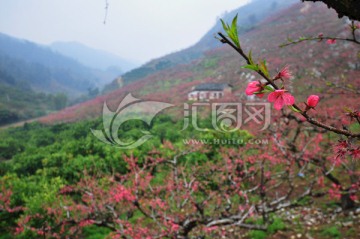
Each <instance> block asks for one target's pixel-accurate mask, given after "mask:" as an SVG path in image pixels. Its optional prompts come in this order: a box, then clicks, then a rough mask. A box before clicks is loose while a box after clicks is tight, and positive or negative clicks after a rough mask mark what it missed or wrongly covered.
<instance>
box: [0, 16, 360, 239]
mask: <svg viewBox="0 0 360 239" xmlns="http://www.w3.org/2000/svg"><path fill="white" fill-rule="evenodd" d="M223 26H224V29H225V31H226V33H227V36H225V35H224V34H222V33H219V36H220V40H221V41H222V42H223V43H226V44H228V45H230V46H231V47H232V48H233V49H234V50H235V51H237V52H238V53H239V54H240V56H241V57H243V58H244V59H245V60H246V63H247V64H246V65H245V66H244V68H246V69H250V70H252V71H255V72H256V73H258V74H259V76H261V78H262V79H261V80H258V81H252V82H250V83H249V84H248V85H247V88H246V90H245V93H246V94H247V95H256V96H257V97H259V98H260V99H265V100H267V101H269V102H271V103H273V104H274V108H275V109H276V112H277V113H276V115H275V116H276V117H275V118H274V122H273V124H272V125H271V127H270V128H269V130H268V131H267V133H266V136H268V138H270V139H271V142H270V143H269V144H268V145H266V146H260V145H250V144H248V145H246V146H244V147H238V148H231V147H225V146H224V147H220V148H214V147H211V146H207V145H198V144H194V145H189V146H188V147H187V148H185V149H184V148H181V147H179V146H177V145H174V144H173V143H171V142H167V141H164V142H163V146H162V147H160V148H156V149H153V150H152V151H150V152H148V154H147V155H146V156H144V157H143V158H137V157H134V156H133V155H124V156H123V157H122V160H123V161H124V162H125V165H126V173H123V174H120V173H119V172H113V173H112V175H110V176H109V175H106V174H101V173H99V174H96V173H94V174H90V173H87V172H86V171H85V172H84V177H83V178H82V179H81V180H80V181H79V182H78V183H76V184H74V185H67V186H65V187H62V189H61V190H60V191H59V193H58V194H57V200H55V201H54V200H53V201H49V202H44V205H43V211H44V213H39V212H36V211H32V210H27V209H25V213H24V214H23V215H22V216H21V217H20V219H19V220H18V221H17V228H16V230H15V233H16V234H17V235H20V236H21V235H25V236H26V235H27V233H32V235H34V234H35V235H37V236H39V237H43V238H81V234H82V231H83V230H84V228H86V227H89V226H97V227H104V228H107V229H109V230H110V231H111V233H110V234H109V238H129V239H130V238H131V239H141V238H146V239H151V238H164V237H165V238H178V239H180V238H206V237H208V238H220V237H229V238H236V237H238V236H239V234H240V233H241V232H242V231H241V230H244V229H256V230H262V231H267V232H270V228H274V227H273V225H274V221H276V216H274V215H272V213H273V212H277V211H279V210H281V209H283V208H289V207H297V206H300V205H302V204H303V203H304V201H305V202H306V201H307V200H316V198H317V197H329V198H335V199H336V200H338V201H340V202H341V206H342V208H343V209H351V208H353V207H354V205H355V202H356V200H357V196H358V194H359V187H360V183H359V177H360V173H359V169H358V159H359V158H360V147H359V145H358V142H359V141H358V140H359V139H360V133H358V132H356V131H354V130H351V129H349V128H347V127H345V126H344V127H343V126H337V124H336V122H335V121H334V119H333V118H332V117H329V114H325V113H323V111H322V110H321V107H320V106H321V102H320V97H319V96H318V95H316V94H314V93H311V95H309V96H308V97H307V100H306V102H303V104H302V103H300V104H299V103H296V97H295V96H294V95H293V93H291V92H290V90H289V88H288V86H289V82H288V80H289V79H290V78H291V77H292V73H291V70H290V67H289V66H285V67H284V68H283V69H282V70H280V71H278V72H276V73H275V74H273V75H271V74H270V71H269V70H268V67H267V63H266V61H265V60H263V61H260V62H258V63H256V61H255V60H254V59H253V56H252V53H251V51H250V52H249V53H248V54H246V53H245V51H244V49H243V46H242V45H241V44H240V40H239V39H238V34H237V24H236V18H235V19H234V21H233V22H232V24H231V25H228V24H226V23H224V22H223ZM359 28H360V27H359V25H357V24H355V22H352V23H351V25H350V29H351V31H350V35H351V36H350V37H349V38H337V37H326V36H324V35H318V36H316V37H310V38H299V39H298V40H291V39H288V42H287V43H285V44H284V45H283V46H286V45H292V44H298V43H300V42H303V41H310V40H316V41H322V40H326V43H327V44H335V43H336V42H337V41H340V40H346V41H349V42H351V43H353V44H359V41H358V39H357V38H356V36H357V35H356V34H357V32H358V31H359ZM337 87H342V86H337ZM345 88H346V87H345ZM345 90H348V91H350V92H351V94H359V92H357V90H356V89H355V90H353V89H351V88H346V89H345ZM345 116H346V117H349V118H350V119H351V120H352V121H353V122H355V123H357V124H360V113H359V111H357V110H356V109H348V110H347V112H346V115H345ZM327 132H332V133H334V134H335V135H337V136H339V139H338V141H336V140H335V141H334V137H330V136H328V135H327ZM197 153H200V154H209V155H211V160H201V159H199V158H196V156H194V157H195V158H196V160H191V159H192V156H193V155H194V154H195V155H196V154H197ZM339 172H340V173H341V174H344V175H346V176H347V177H346V178H345V177H341V178H339V177H338V175H339ZM11 195H12V194H11V191H10V189H6V188H4V189H3V192H2V193H1V194H0V201H2V204H0V212H1V211H7V212H8V213H13V212H14V209H13V208H11V205H10V198H11ZM16 210H20V209H16ZM278 229H281V226H280V227H278ZM272 230H273V229H272Z"/></svg>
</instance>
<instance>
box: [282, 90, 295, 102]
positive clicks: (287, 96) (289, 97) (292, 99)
mask: <svg viewBox="0 0 360 239" xmlns="http://www.w3.org/2000/svg"><path fill="white" fill-rule="evenodd" d="M282 98H283V99H284V103H285V105H293V104H294V103H295V97H294V96H292V95H291V94H290V93H284V94H283V95H282Z"/></svg>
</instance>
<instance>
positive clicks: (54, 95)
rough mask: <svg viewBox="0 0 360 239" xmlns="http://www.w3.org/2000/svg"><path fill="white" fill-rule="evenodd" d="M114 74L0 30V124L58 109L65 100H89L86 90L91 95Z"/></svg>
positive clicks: (65, 102)
mask: <svg viewBox="0 0 360 239" xmlns="http://www.w3.org/2000/svg"><path fill="white" fill-rule="evenodd" d="M94 57H96V56H94ZM118 74H119V72H118V71H116V70H115V72H114V70H113V71H112V70H111V68H110V69H109V70H108V71H102V70H96V69H92V68H89V67H86V66H84V65H82V64H80V63H79V62H78V61H76V60H74V59H72V58H70V57H66V56H64V55H61V54H59V53H56V52H54V51H53V50H51V49H50V48H49V47H47V46H42V45H38V44H36V43H33V42H30V41H27V40H22V39H17V38H14V37H11V36H8V35H5V34H2V33H0V125H1V124H4V123H10V122H13V121H16V120H22V119H28V118H33V117H38V116H41V115H44V114H46V113H49V112H51V111H54V110H59V109H61V108H64V107H65V106H66V105H67V103H68V102H69V100H74V99H76V98H78V97H80V96H81V97H82V99H83V100H85V99H89V97H91V96H89V94H90V93H91V94H92V97H94V96H96V94H94V93H95V92H96V91H98V90H96V89H97V88H100V87H102V86H104V85H105V84H106V83H108V82H110V81H111V80H112V79H113V78H114V77H116V76H117V75H118ZM77 101H79V100H77Z"/></svg>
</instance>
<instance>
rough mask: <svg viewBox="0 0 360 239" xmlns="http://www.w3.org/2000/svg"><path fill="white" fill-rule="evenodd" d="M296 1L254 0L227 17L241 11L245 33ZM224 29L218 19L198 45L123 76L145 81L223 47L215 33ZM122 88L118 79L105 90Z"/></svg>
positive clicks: (242, 32)
mask: <svg viewBox="0 0 360 239" xmlns="http://www.w3.org/2000/svg"><path fill="white" fill-rule="evenodd" d="M295 2H297V0H253V1H252V2H250V3H249V4H247V5H245V6H242V7H240V8H238V9H235V10H233V11H231V12H230V13H228V14H226V15H225V16H224V17H223V18H224V20H226V21H228V20H230V18H232V17H233V16H235V15H236V14H238V24H239V26H241V27H240V31H239V34H240V35H242V34H244V33H246V32H247V31H249V30H250V29H252V28H253V27H254V26H255V25H256V24H257V23H259V22H260V21H262V20H263V19H264V18H266V17H267V16H269V15H272V14H274V13H275V12H277V11H279V10H281V9H284V8H286V7H288V6H290V5H292V4H294V3H295ZM221 29H222V27H221V24H220V22H219V21H216V24H215V25H214V27H212V28H211V29H210V30H209V31H208V32H207V33H206V34H205V35H204V36H203V37H202V38H201V39H200V41H199V42H197V43H196V44H195V45H194V46H192V47H189V48H187V49H185V50H182V51H179V52H175V53H172V54H169V55H166V56H164V57H161V58H159V59H155V60H152V61H150V62H148V63H146V64H144V65H143V66H141V67H139V68H136V69H134V70H132V71H130V72H127V73H125V74H124V75H122V79H123V82H124V84H125V85H126V84H129V83H131V82H134V81H137V80H141V79H142V78H144V77H146V76H148V75H150V74H153V73H155V72H158V71H162V70H164V69H168V68H170V67H174V66H176V65H179V64H187V63H190V62H191V61H193V60H195V59H199V58H201V57H203V56H204V52H205V51H207V50H210V49H213V48H216V47H219V46H220V45H219V44H218V43H217V41H216V40H215V39H214V35H215V34H216V33H217V32H218V31H220V30H221ZM118 87H119V85H118V84H117V83H116V81H114V82H112V84H110V85H108V86H107V87H106V88H105V89H106V92H109V91H111V90H113V89H116V88H118Z"/></svg>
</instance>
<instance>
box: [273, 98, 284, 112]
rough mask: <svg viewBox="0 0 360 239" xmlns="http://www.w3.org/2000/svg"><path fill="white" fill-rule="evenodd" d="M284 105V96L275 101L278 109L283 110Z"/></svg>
mask: <svg viewBox="0 0 360 239" xmlns="http://www.w3.org/2000/svg"><path fill="white" fill-rule="evenodd" d="M283 106H284V100H283V98H282V97H279V98H277V99H276V100H275V102H274V108H275V109H276V110H281V109H282V107H283Z"/></svg>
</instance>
